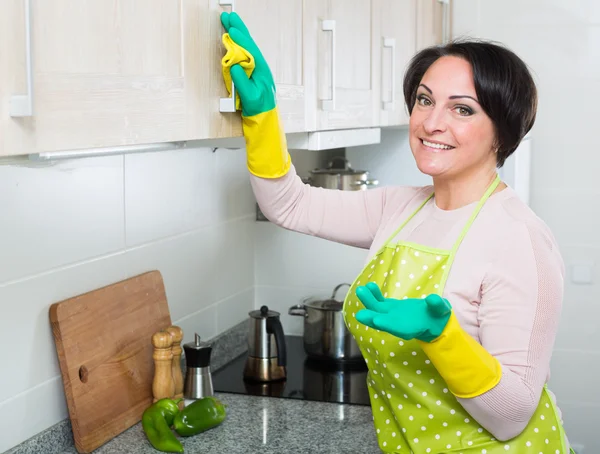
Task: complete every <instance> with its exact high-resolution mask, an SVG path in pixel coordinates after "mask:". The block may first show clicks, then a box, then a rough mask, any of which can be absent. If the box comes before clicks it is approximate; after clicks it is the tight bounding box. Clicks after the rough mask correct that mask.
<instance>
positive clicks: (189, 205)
mask: <svg viewBox="0 0 600 454" xmlns="http://www.w3.org/2000/svg"><path fill="white" fill-rule="evenodd" d="M11 162H13V161H11ZM15 162H19V163H24V162H26V161H24V160H15ZM4 164H5V165H0V212H1V213H8V214H9V215H5V216H2V217H0V250H2V254H1V255H0V319H2V320H3V321H5V322H6V323H5V328H4V329H3V330H2V332H1V333H0V342H1V343H2V344H3V345H18V348H8V349H6V352H5V356H6V358H5V361H6V364H12V365H14V367H11V368H10V370H11V373H10V374H2V376H1V378H0V412H1V413H2V415H5V416H4V419H3V417H2V416H1V415H0V426H1V427H8V426H11V427H13V429H12V430H11V431H10V434H5V433H4V432H0V433H1V434H2V435H1V436H0V452H4V451H6V450H8V449H9V448H10V447H12V446H14V445H16V444H19V443H20V442H22V441H24V440H26V439H27V438H29V437H31V436H33V435H35V434H36V433H39V432H40V431H42V430H44V429H46V428H48V427H49V426H51V425H53V424H55V423H57V422H59V421H60V420H62V419H64V418H66V417H67V416H68V415H67V412H66V402H65V399H64V392H63V385H62V377H61V375H60V369H59V365H58V360H57V356H56V348H55V344H54V339H53V337H52V332H51V327H50V322H49V314H48V311H49V307H50V305H51V304H52V303H54V302H57V301H62V300H64V299H66V298H70V297H72V296H76V295H79V294H82V293H85V292H87V291H90V290H93V289H97V288H99V287H103V286H105V285H108V284H111V283H114V282H118V281H120V280H123V279H127V278H129V277H132V276H135V275H137V274H141V273H143V272H146V271H149V270H154V269H157V270H159V271H160V272H161V274H162V276H163V280H164V284H165V289H166V294H167V300H168V304H169V309H170V312H171V319H172V320H173V322H174V323H178V324H179V325H180V326H181V327H182V328H183V330H184V342H189V341H191V340H192V339H193V336H194V333H196V332H197V333H198V334H199V335H200V336H201V337H202V338H205V339H208V338H211V337H214V336H215V335H216V334H218V333H220V332H222V331H224V330H226V329H228V328H230V327H232V326H233V325H235V324H236V323H238V322H240V321H242V320H244V319H245V318H246V317H247V314H248V311H249V310H251V309H252V307H253V306H254V230H253V224H254V216H255V202H254V198H253V196H252V192H251V188H250V184H249V179H248V177H247V173H246V172H247V170H246V167H245V166H246V163H245V151H244V150H224V149H219V150H217V152H216V153H213V151H212V150H211V149H208V148H198V149H187V150H182V151H176V152H165V153H149V154H138V155H128V156H126V157H123V156H112V157H101V158H89V159H82V160H69V161H56V164H54V163H51V164H48V163H46V164H43V163H38V164H31V163H29V167H25V166H23V165H19V166H16V165H8V164H6V162H4ZM126 235H127V236H126ZM126 238H127V242H126ZM40 409H42V411H40ZM6 415H10V419H11V420H10V421H8V420H6V418H7V417H8V416H6ZM32 415H33V416H32ZM32 418H33V419H32ZM26 419H27V420H28V421H30V422H28V424H26V425H18V426H16V427H15V426H14V424H12V423H13V422H14V421H15V420H19V421H24V420H26Z"/></svg>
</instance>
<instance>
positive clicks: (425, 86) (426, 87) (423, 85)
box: [419, 84, 479, 104]
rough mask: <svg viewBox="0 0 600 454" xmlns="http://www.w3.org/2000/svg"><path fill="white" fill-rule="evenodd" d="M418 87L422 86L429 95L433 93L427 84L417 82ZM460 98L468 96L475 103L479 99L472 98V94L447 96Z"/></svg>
mask: <svg viewBox="0 0 600 454" xmlns="http://www.w3.org/2000/svg"><path fill="white" fill-rule="evenodd" d="M419 87H423V88H424V89H425V90H427V91H428V92H429V94H430V95H433V91H432V90H431V88H429V87H428V86H427V85H425V84H419ZM460 98H469V99H472V100H473V101H475V102H476V103H477V104H479V101H477V100H476V99H475V98H473V97H472V96H469V95H453V96H449V97H448V99H460Z"/></svg>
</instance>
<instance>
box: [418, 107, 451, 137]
mask: <svg viewBox="0 0 600 454" xmlns="http://www.w3.org/2000/svg"><path fill="white" fill-rule="evenodd" d="M446 128H447V124H446V112H445V111H444V109H442V108H438V107H435V108H433V109H431V110H430V111H429V112H427V117H426V118H425V120H424V121H423V129H424V130H425V132H427V133H428V134H433V133H435V132H444V131H445V130H446Z"/></svg>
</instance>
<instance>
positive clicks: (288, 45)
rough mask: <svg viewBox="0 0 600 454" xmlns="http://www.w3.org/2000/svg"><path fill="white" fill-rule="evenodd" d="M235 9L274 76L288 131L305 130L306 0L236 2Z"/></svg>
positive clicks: (279, 106) (249, 0)
mask: <svg viewBox="0 0 600 454" xmlns="http://www.w3.org/2000/svg"><path fill="white" fill-rule="evenodd" d="M235 9H236V11H237V13H238V14H239V15H240V17H241V18H242V20H243V21H244V23H246V25H247V26H248V29H249V30H250V33H251V34H252V37H253V38H254V41H255V42H256V44H257V45H258V47H259V48H260V50H261V52H262V53H263V55H264V57H265V59H266V60H267V63H268V64H269V68H270V69H271V72H272V73H273V78H274V79H275V84H276V86H277V106H278V110H279V115H280V117H281V120H282V122H283V124H284V128H285V131H286V132H302V131H305V130H306V129H305V128H306V118H305V111H306V106H305V95H304V58H303V51H304V46H303V41H302V24H303V8H302V0H283V1H282V0H236V2H235Z"/></svg>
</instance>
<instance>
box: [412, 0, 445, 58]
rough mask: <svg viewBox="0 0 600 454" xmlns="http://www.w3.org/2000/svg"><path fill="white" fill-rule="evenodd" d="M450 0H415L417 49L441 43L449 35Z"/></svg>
mask: <svg viewBox="0 0 600 454" xmlns="http://www.w3.org/2000/svg"><path fill="white" fill-rule="evenodd" d="M451 11H452V0H418V1H417V49H423V48H425V47H429V46H433V45H435V44H442V43H443V42H445V41H446V40H448V39H449V38H450V36H451V26H452V20H451V16H452V15H451Z"/></svg>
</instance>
